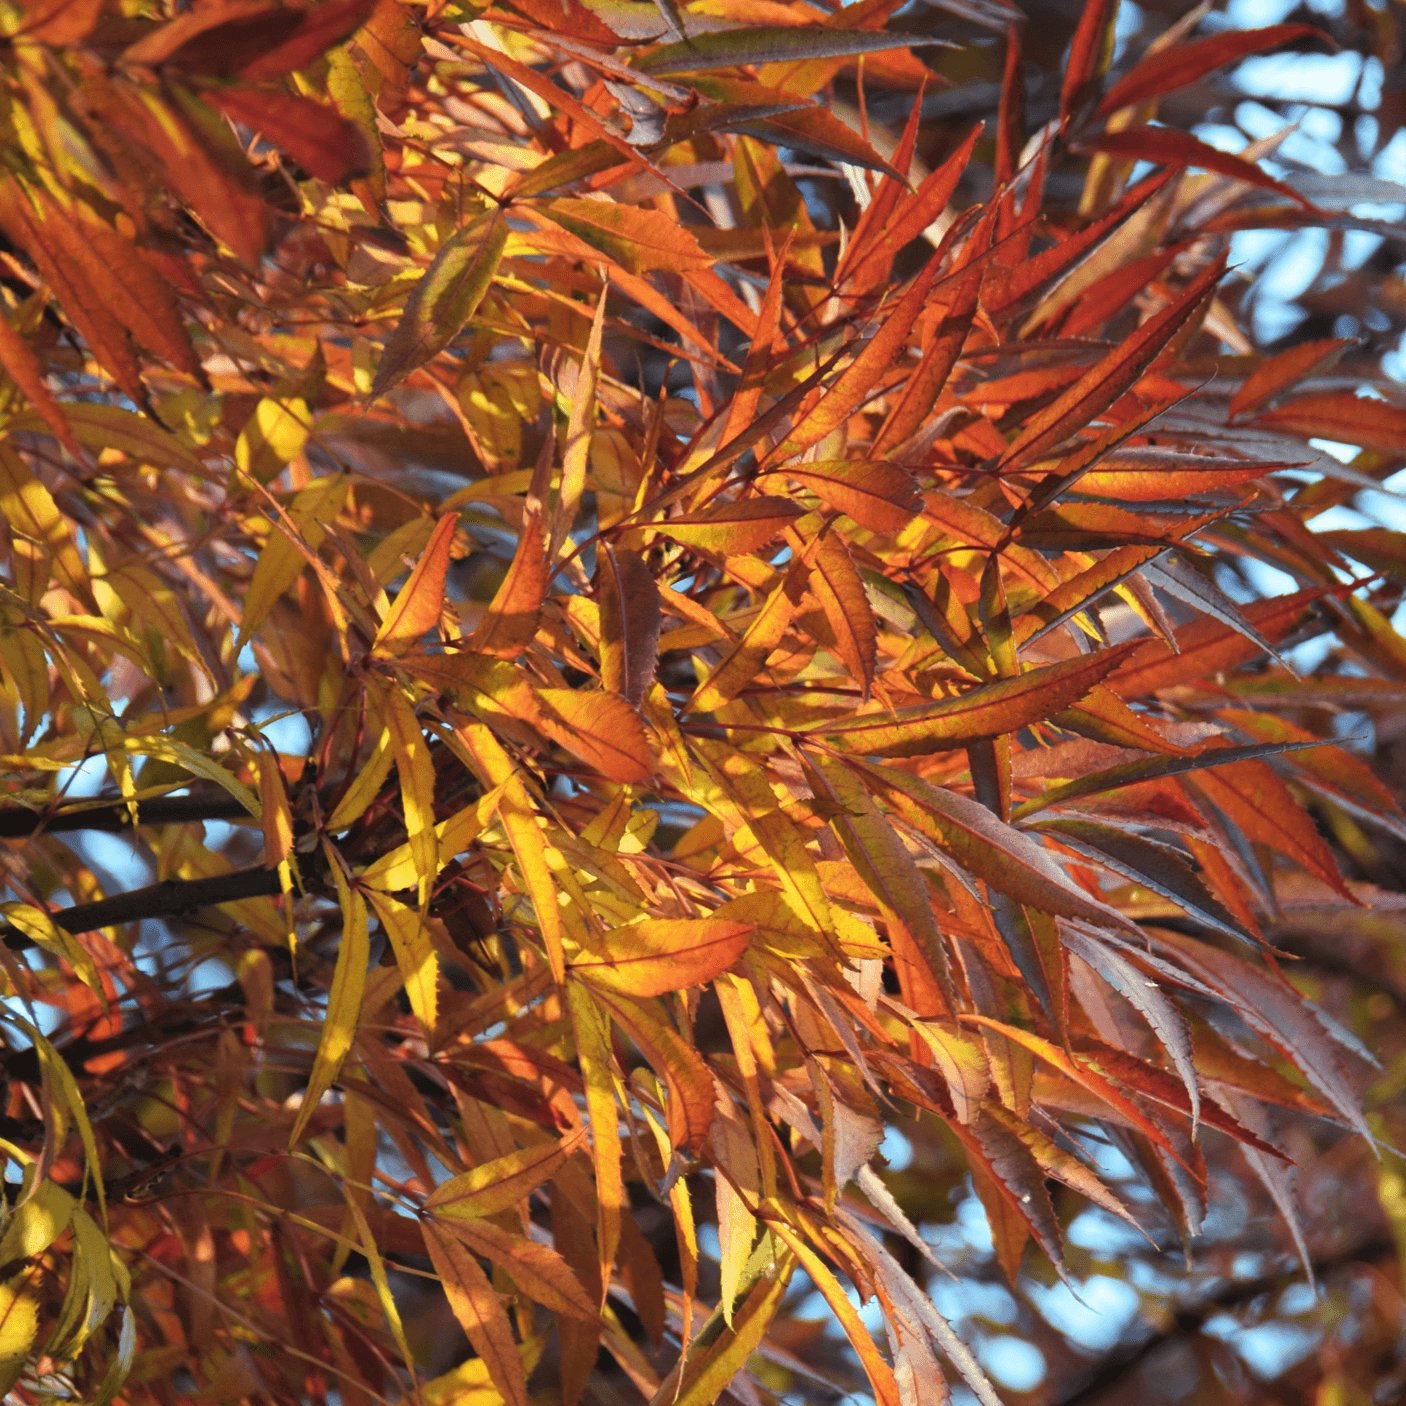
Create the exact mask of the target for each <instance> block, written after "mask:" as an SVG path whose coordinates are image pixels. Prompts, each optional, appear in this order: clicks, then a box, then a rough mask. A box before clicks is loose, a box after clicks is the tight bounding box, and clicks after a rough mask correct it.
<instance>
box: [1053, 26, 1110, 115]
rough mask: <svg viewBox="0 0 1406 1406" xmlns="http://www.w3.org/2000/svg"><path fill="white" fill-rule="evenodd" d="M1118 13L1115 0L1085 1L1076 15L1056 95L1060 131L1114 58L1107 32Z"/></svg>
mask: <svg viewBox="0 0 1406 1406" xmlns="http://www.w3.org/2000/svg"><path fill="white" fill-rule="evenodd" d="M1117 11H1118V5H1117V0H1088V3H1087V4H1086V5H1085V6H1084V12H1083V14H1081V15H1080V16H1079V27H1078V29H1076V30H1075V31H1074V38H1073V41H1072V42H1071V43H1070V46H1069V60H1068V62H1067V63H1066V64H1065V66H1064V84H1063V86H1062V87H1061V89H1060V94H1059V122H1060V126H1061V128H1064V127H1067V126H1068V125H1069V121H1070V118H1072V117H1074V116H1075V115H1076V114H1077V113H1078V112H1079V109H1080V108H1082V107H1083V106H1084V103H1085V101H1086V99H1087V98H1088V95H1089V91H1090V89H1091V88H1092V87H1093V82H1094V79H1096V78H1097V77H1098V76H1099V74H1101V73H1102V72H1104V70H1105V69H1106V68H1107V67H1108V61H1109V59H1111V58H1112V57H1113V42H1112V41H1113V36H1112V34H1111V33H1110V32H1109V31H1110V29H1111V28H1112V25H1113V17H1114V15H1115V14H1116V13H1117Z"/></svg>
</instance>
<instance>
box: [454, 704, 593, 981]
mask: <svg viewBox="0 0 1406 1406" xmlns="http://www.w3.org/2000/svg"><path fill="white" fill-rule="evenodd" d="M454 735H455V736H456V737H457V738H458V740H459V742H460V743H461V744H462V745H463V747H464V749H465V751H466V752H467V753H468V756H469V759H470V761H471V762H472V763H473V767H474V770H475V771H476V772H477V773H478V776H479V779H480V780H481V781H482V782H483V784H484V785H485V786H486V787H492V788H493V792H494V794H495V795H497V796H498V797H499V801H498V813H499V815H500V816H501V817H502V820H503V828H504V829H505V830H506V831H507V832H508V843H509V844H510V845H511V846H512V848H513V855H514V857H515V858H516V859H517V863H518V869H519V871H520V872H521V874H522V881H523V886H524V887H525V888H526V890H527V892H528V894H529V895H530V896H531V898H532V906H533V908H534V910H535V911H536V914H537V922H538V924H539V926H540V928H541V931H542V943H543V945H544V946H545V947H546V949H547V962H548V964H549V965H550V967H551V969H552V976H553V978H554V979H555V980H557V981H563V980H565V978H566V957H565V953H564V949H563V945H562V913H561V908H560V906H559V905H558V903H557V885H556V880H555V879H554V877H553V875H552V870H551V866H550V865H549V864H548V863H547V846H546V843H545V841H544V840H543V839H542V832H541V830H539V829H538V828H537V821H536V820H535V819H534V811H535V807H534V805H533V802H532V797H531V796H530V795H529V794H528V790H527V787H526V786H525V785H524V784H523V780H522V777H521V776H520V775H519V774H518V772H517V770H516V768H515V767H514V766H513V763H512V760H511V759H510V758H509V756H508V754H507V753H506V752H505V751H504V750H503V749H502V747H501V746H500V745H499V743H498V739H497V738H496V737H494V736H493V734H492V733H491V732H489V730H488V729H487V728H486V727H484V726H483V724H482V723H461V724H460V725H459V726H457V727H456V728H455V729H454Z"/></svg>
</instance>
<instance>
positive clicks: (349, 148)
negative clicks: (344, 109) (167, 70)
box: [204, 88, 371, 185]
mask: <svg viewBox="0 0 1406 1406" xmlns="http://www.w3.org/2000/svg"><path fill="white" fill-rule="evenodd" d="M204 96H205V100H206V102H208V103H209V104H210V105H211V106H212V107H216V108H218V109H219V110H220V111H221V112H223V113H224V114H225V116H226V117H228V118H230V119H231V120H232V121H234V122H239V123H242V124H243V125H244V126H245V127H247V128H248V129H249V130H250V131H251V132H257V133H259V135H260V136H262V137H264V138H265V139H266V140H268V141H270V142H272V143H273V145H274V146H277V147H281V148H282V149H283V150H284V151H286V152H287V153H288V155H289V156H291V157H292V158H293V160H294V161H296V162H297V163H298V165H299V166H301V167H302V168H303V169H304V170H305V171H307V173H308V174H309V175H312V176H316V177H317V178H318V179H319V180H322V181H326V182H327V183H328V185H337V184H338V183H339V182H341V181H344V180H346V179H347V178H348V177H349V176H359V175H364V174H365V173H366V172H367V171H368V170H369V169H370V165H371V160H370V155H369V153H368V152H367V150H366V139H365V137H363V136H362V134H361V132H360V130H359V129H358V128H356V127H354V126H353V125H352V124H351V123H350V122H348V121H347V120H346V119H345V118H344V117H342V116H340V115H339V114H338V113H337V111H336V110H335V109H334V108H330V107H328V106H327V105H326V104H325V103H319V102H314V101H313V100H312V99H311V98H300V97H295V96H294V95H293V94H292V93H284V92H280V91H279V90H278V89H276V88H274V89H264V88H259V89H251V88H211V89H208V90H206V92H205V94H204Z"/></svg>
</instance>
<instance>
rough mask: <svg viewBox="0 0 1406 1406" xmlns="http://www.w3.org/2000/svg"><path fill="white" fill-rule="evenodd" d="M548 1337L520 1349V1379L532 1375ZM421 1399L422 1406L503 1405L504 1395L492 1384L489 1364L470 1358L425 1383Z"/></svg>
mask: <svg viewBox="0 0 1406 1406" xmlns="http://www.w3.org/2000/svg"><path fill="white" fill-rule="evenodd" d="M547 1336H548V1335H547V1334H546V1333H538V1334H537V1336H536V1337H533V1338H528V1340H527V1341H526V1342H525V1343H522V1344H521V1345H520V1346H519V1348H518V1353H519V1355H520V1356H521V1358H522V1374H523V1376H525V1377H530V1376H531V1375H532V1373H533V1371H534V1369H535V1368H536V1366H537V1363H538V1362H539V1361H540V1360H541V1357H542V1349H543V1348H544V1347H545V1346H546V1345H547ZM420 1396H421V1397H422V1398H423V1400H424V1402H425V1406H503V1393H502V1392H501V1391H499V1390H498V1388H497V1387H496V1386H494V1385H493V1379H492V1378H491V1377H490V1376H489V1375H488V1364H487V1363H486V1362H485V1361H484V1360H483V1358H481V1357H471V1358H469V1360H468V1361H467V1362H461V1363H460V1364H459V1365H458V1366H457V1367H455V1368H454V1369H453V1370H452V1371H449V1372H446V1373H444V1375H443V1376H440V1377H435V1378H433V1379H432V1380H431V1381H428V1382H426V1383H425V1384H424V1386H422V1387H421V1388H420Z"/></svg>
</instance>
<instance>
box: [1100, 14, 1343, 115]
mask: <svg viewBox="0 0 1406 1406" xmlns="http://www.w3.org/2000/svg"><path fill="white" fill-rule="evenodd" d="M1321 37H1322V31H1321V30H1317V29H1315V28H1314V27H1313V26H1312V25H1310V24H1275V25H1270V26H1269V27H1268V28H1266V29H1242V30H1232V31H1231V32H1230V33H1228V34H1213V35H1211V36H1209V37H1208V38H1205V39H1193V40H1191V41H1190V42H1189V43H1183V44H1173V45H1172V46H1171V47H1170V48H1167V49H1162V50H1160V51H1159V52H1157V53H1155V54H1149V55H1148V56H1147V57H1146V58H1145V59H1143V60H1142V62H1141V63H1139V64H1135V65H1134V66H1133V67H1132V68H1131V69H1130V70H1129V71H1128V72H1127V73H1125V74H1124V75H1123V76H1122V77H1121V78H1120V79H1119V80H1118V81H1117V82H1116V83H1115V84H1114V85H1113V87H1112V88H1110V89H1109V90H1108V92H1107V93H1106V94H1105V95H1104V98H1103V101H1102V102H1101V103H1099V105H1098V111H1097V112H1096V113H1095V114H1094V115H1095V116H1096V117H1107V116H1108V114H1109V113H1110V112H1116V111H1117V110H1118V109H1119V108H1120V107H1131V106H1132V105H1133V104H1134V103H1143V102H1146V101H1147V100H1148V99H1149V98H1159V97H1161V96H1162V95H1163V94H1164V93H1174V92H1176V90H1177V89H1178V88H1185V87H1186V86H1187V85H1188V84H1190V83H1195V82H1196V81H1197V79H1200V78H1204V77H1205V76H1206V75H1207V74H1208V73H1214V72H1215V71H1216V69H1218V68H1223V67H1224V66H1225V65H1226V64H1228V63H1234V62H1235V60H1236V59H1242V58H1244V57H1245V56H1246V55H1247V54H1259V53H1263V52H1264V51H1265V50H1266V49H1277V48H1278V47H1279V46H1280V45H1281V44H1288V43H1290V42H1291V41H1292V40H1294V39H1306V38H1321Z"/></svg>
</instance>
